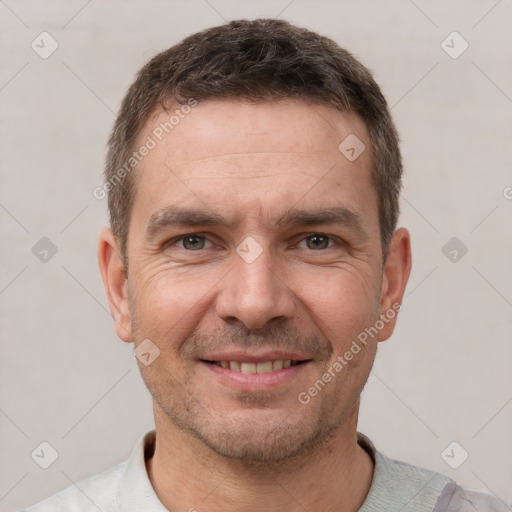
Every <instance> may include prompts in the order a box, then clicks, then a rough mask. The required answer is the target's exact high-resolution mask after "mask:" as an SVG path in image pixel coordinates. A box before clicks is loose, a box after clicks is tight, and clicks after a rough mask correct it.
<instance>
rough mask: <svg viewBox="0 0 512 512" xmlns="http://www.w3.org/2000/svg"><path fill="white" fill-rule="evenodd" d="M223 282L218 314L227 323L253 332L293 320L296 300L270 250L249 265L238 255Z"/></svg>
mask: <svg viewBox="0 0 512 512" xmlns="http://www.w3.org/2000/svg"><path fill="white" fill-rule="evenodd" d="M233 260H234V261H233V268H232V270H231V271H230V272H228V273H227V275H226V276H225V277H224V279H223V280H222V281H221V283H222V284H221V286H222V289H221V290H220V292H219V294H218V295H217V301H216V312H217V315H218V316H219V318H222V319H223V320H224V321H225V322H228V323H231V324H233V323H236V322H241V323H242V324H244V325H245V326H246V328H247V329H250V330H258V329H261V328H263V327H265V326H266V325H267V324H271V323H275V322H278V321H285V320H288V319H290V318H292V317H293V315H294V312H295V307H296V300H295V295H294V293H293V291H292V290H291V289H290V287H289V285H288V283H286V282H285V280H284V279H285V278H284V277H283V276H282V275H280V272H279V266H278V265H277V263H276V262H275V261H273V260H272V257H271V255H270V254H269V253H268V251H265V250H264V251H263V252H262V254H260V255H259V256H258V258H256V259H255V260H254V261H252V262H248V261H246V260H245V259H244V258H242V257H241V256H239V255H238V254H235V255H234V257H233Z"/></svg>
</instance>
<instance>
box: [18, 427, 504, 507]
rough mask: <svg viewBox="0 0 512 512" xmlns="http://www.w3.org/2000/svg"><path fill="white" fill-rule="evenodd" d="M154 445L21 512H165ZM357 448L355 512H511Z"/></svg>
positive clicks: (144, 444)
mask: <svg viewBox="0 0 512 512" xmlns="http://www.w3.org/2000/svg"><path fill="white" fill-rule="evenodd" d="M154 442H155V431H154V430H151V431H149V432H147V433H146V434H144V435H143V436H141V438H140V439H139V441H138V442H137V444H136V446H135V448H134V449H133V451H132V453H131V455H130V458H129V459H128V460H127V461H126V462H122V463H121V464H118V465H117V466H115V467H113V468H111V469H108V470H107V471H104V472H103V473H99V474H97V475H94V476H92V477H90V478H87V479H86V480H82V481H80V482H77V483H76V484H74V485H71V486H70V487H68V488H66V489H64V490H63V491H60V492H59V493H57V494H55V495H53V496H50V497H49V498H47V499H45V500H44V501H42V502H40V503H38V504H37V505H34V506H32V507H29V508H27V509H25V510H24V511H23V512H98V511H102V512H142V511H143V512H168V510H167V509H166V508H165V507H164V506H163V504H162V503H161V502H160V500H159V499H158V496H157V495H156V493H155V491H154V489H153V486H152V485H151V481H150V480H149V476H148V474H147V471H146V464H145V460H146V458H147V457H148V456H150V454H151V453H152V451H153V450H154ZM358 442H359V444H360V445H361V446H362V447H363V448H364V449H365V450H366V451H367V452H368V453H369V455H370V456H371V457H372V459H373V461H374V464H375V469H374V474H373V480H372V484H371V486H370V490H369V492H368V495H367V496H366V499H365V501H364V503H363V505H362V507H361V508H360V509H359V512H510V509H509V508H508V507H507V506H506V505H505V504H504V503H503V502H502V501H501V500H499V499H498V498H496V497H494V496H491V495H488V494H485V493H480V492H476V491H469V490H466V489H463V488H462V487H461V486H459V485H457V484H456V483H454V482H453V481H452V480H451V479H450V478H448V477H446V476H443V475H441V474H439V473H435V472H433V471H429V470H427V469H424V468H420V467H418V466H413V465H411V464H406V463H405V462H400V461H397V460H393V459H390V458H388V457H386V456H384V455H382V454H381V453H380V452H378V451H377V450H376V449H375V447H374V445H373V444H372V442H371V441H370V440H369V439H368V438H367V437H366V436H364V435H362V434H358ZM197 507H199V504H194V503H190V507H189V510H195V509H196V508H197ZM199 508H200V507H199ZM199 508H197V509H198V510H199Z"/></svg>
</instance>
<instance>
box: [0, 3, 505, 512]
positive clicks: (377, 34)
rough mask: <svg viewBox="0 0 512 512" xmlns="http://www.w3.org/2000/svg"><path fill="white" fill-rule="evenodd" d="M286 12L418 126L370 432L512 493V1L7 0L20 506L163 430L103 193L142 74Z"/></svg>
mask: <svg viewBox="0 0 512 512" xmlns="http://www.w3.org/2000/svg"><path fill="white" fill-rule="evenodd" d="M276 16H279V17H280V18H283V19H286V20H289V21H291V22H294V23H296V24H298V25H302V26H305V27H308V28H310V29H313V30H317V31H319V32H321V33H323V34H325V35H328V36H330V37H332V38H334V39H335V40H336V41H338V42H339V43H340V44H341V45H342V46H344V47H346V48H347V49H349V50H350V51H352V52H353V53H354V54H355V55H356V56H357V57H359V58H360V59H361V60H362V61H363V62H364V63H365V64H366V65H367V66H368V67H369V68H370V69H372V70H373V71H374V73H375V76H376V78H377V80H378V82H379V83H380V84H381V86H382V88H383V90H384V92H385V94H386V96H387V98H388V100H389V103H390V105H392V106H393V108H392V112H393V115H394V117H395V120H396V123H397V125H398V129H399V131H400V133H401V138H402V149H403V155H404V160H405V167H406V176H405V189H404V194H403V200H402V216H401V220H400V225H404V226H407V227H408V228H409V229H410V231H411V233H412V242H413V263H414V264H413V271H412V275H411V278H410V282H409V286H408V289H407V292H406V297H405V300H404V309H403V311H402V313H401V315H400V320H399V323H398V327H397V330H396V333H395V335H394V336H393V338H392V339H391V340H390V341H387V342H385V343H383V344H381V345H380V351H379V353H378V356H377V361H376V365H375V368H374V372H373V373H372V375H371V377H370V379H369V382H368V385H367V387H366V389H365V391H364V392H363V401H362V411H361V418H360V425H359V430H360V431H362V432H364V433H365V434H367V435H368V436H369V437H370V438H371V439H372V440H373V441H374V442H375V444H376V446H377V447H378V449H380V450H381V451H382V452H384V453H385V454H387V455H390V456H392V457H394V458H398V459H402V460H406V461H408V462H412V463H415V464H419V465H422V466H425V467H428V468H431V469H434V470H437V471H440V472H442V473H444V474H447V475H449V476H450V477H452V478H454V479H456V480H459V481H460V482H462V483H464V484H466V485H468V486H470V487H473V488H479V489H484V490H487V491H489V492H495V493H497V494H498V495H500V496H501V497H503V498H505V499H507V500H508V499H510V498H511V497H512V487H511V483H512V438H511V435H510V432H512V375H511V359H512V347H511V343H510V340H511V331H512V325H511V308H512V291H511V290H512V287H511V281H512V276H511V266H510V260H511V254H512V247H511V246H512V241H511V237H510V233H511V224H512V222H511V210H512V200H510V199H507V196H508V197H509V198H511V197H512V189H511V188H507V187H511V186H512V176H511V173H510V168H511V160H512V158H511V153H510V140H511V132H512V129H511V126H512V124H511V112H512V100H511V97H512V82H511V75H510V64H511V61H512V59H511V54H512V30H511V23H510V20H511V19H512V6H511V2H510V1H508V0H502V1H495V0H492V1H467V0H465V1H463V2H462V1H459V2H443V1H440V0H437V1H421V0H415V1H414V2H413V1H407V0H403V1H398V0H395V1H386V2H383V1H373V2H369V1H360V2H356V1H350V2H349V1H338V2H334V1H318V0H316V1H314V2H313V1H304V0H294V1H291V2H290V1H289V0H282V1H281V0H280V1H272V2H269V1H258V2H256V1H250V2H249V1H241V2H235V1H231V0H229V1H227V0H224V1H221V0H209V1H208V2H207V1H203V0H195V1H189V2H185V1H167V2H163V1H145V2H141V1H138V2H135V1H128V2H120V1H117V2H116V1H100V0H93V1H90V2H86V1H85V0H84V1H76V2H75V1H71V2H69V1H68V2H64V1H37V2H36V1H15V0H1V1H0V20H1V21H0V23H1V54H2V55H1V68H0V91H1V92H0V102H1V104H2V111H1V127H0V129H1V134H0V135H1V139H0V140H1V148H0V162H1V166H2V174H1V182H0V185H1V192H0V216H1V224H0V229H1V240H2V243H1V262H2V264H1V265H0V300H1V322H2V323H1V334H2V336H1V348H0V461H1V468H0V509H1V510H2V511H5V512H11V511H15V510H18V509H19V508H22V507H23V506H26V505H29V504H31V503H34V502H36V501H38V500H40V499H42V498H44V497H46V496H48V495H50V494H52V493H54V492H56V491H58V490H60V489H62V488H64V487H66V486H68V485H70V484H71V483H72V482H76V481H77V480H80V479H82V478H85V477H87V476H89V475H92V474H94V473H97V472H99V471H101V470H104V469H106V468H108V467H110V466H112V465H114V464H116V463H117V462H120V461H121V460H124V459H125V458H126V457H127V456H128V454H129V453H130V451H131V449H132V447H133V445H134V443H135V442H136V440H137V439H138V437H139V436H140V435H141V434H142V433H143V432H144V431H146V430H147V429H149V428H151V427H152V425H153V420H152V411H151V403H150V397H149V394H148V392H147V391H146V389H145V387H144V385H143V383H142V380H141V378H140V376H139V373H138V370H137V367H136V364H135V360H134V358H133V354H132V347H131V345H127V344H125V343H123V342H121V341H120V340H118V339H117V337H116V335H115V331H114V328H113V322H112V320H111V318H110V315H109V313H108V305H107V301H106V296H105V293H104V290H103V286H102V283H101V280H100V275H99V271H98V268H97V263H96V240H97V233H98V232H99V230H100V228H101V227H103V226H105V225H106V223H107V215H106V201H105V200H103V201H99V200H96V199H95V198H94V197H93V195H92V190H93V188H94V187H96V186H97V185H100V184H101V183H102V176H101V173H102V166H103V159H104V150H105V142H106V139H107V136H108V133H109V130H110V128H111V126H112V124H113V121H114V113H115V112H116V111H117V109H118V106H119V103H120V100H121V98H122V96H123V95H124V93H125V91H126V89H127V87H128V85H129V84H130V83H131V81H132V79H133V77H134V74H135V72H136V71H137V70H138V69H139V68H140V66H142V65H143V64H144V63H145V62H146V61H147V60H148V59H149V58H150V57H152V56H153V55H154V54H155V53H157V52H158V51H160V50H163V49H165V48H167V47H169V46H170V45H172V44H174V43H175V42H178V41H179V40H180V39H182V38H183V37H184V36H186V35H188V34H190V33H192V32H195V31H197V30H199V29H203V28H205V27H209V26H213V25H218V24H219V23H222V22H223V18H224V19H226V20H229V19H236V18H255V17H276ZM43 31H47V32H48V33H50V34H51V36H52V37H53V38H55V40H56V41H57V42H58V44H59V47H58V49H57V50H56V51H55V53H53V54H52V55H51V56H50V57H49V58H47V59H42V58H41V57H40V56H39V55H38V54H37V53H36V52H35V51H33V50H32V48H31V42H32V41H33V40H34V39H35V40H36V42H37V41H40V38H39V39H38V37H39V34H40V33H41V32H43ZM453 31H457V32H458V33H459V34H460V35H461V36H462V37H463V38H464V40H466V41H467V42H468V44H469V48H468V49H467V51H465V52H464V53H463V54H462V55H461V56H460V57H458V58H457V59H453V58H451V57H450V56H449V55H448V54H447V53H446V52H445V51H444V50H443V48H442V47H441V43H442V41H443V40H445V38H446V37H447V36H448V35H449V34H451V33H452V32H453ZM39 44H40V43H39ZM447 44H448V45H450V46H454V47H455V49H457V48H459V49H460V48H461V46H460V45H459V44H460V41H459V42H457V41H456V40H454V39H453V37H452V39H448V41H447ZM457 45H459V46H457ZM46 48H48V46H46ZM454 236H455V237H458V239H460V241H461V242H462V243H463V244H464V245H465V246H466V247H467V248H468V252H467V254H466V255H464V256H463V257H462V258H461V259H460V260H459V261H458V262H455V263H454V262H452V261H450V260H449V259H448V258H447V257H446V256H445V255H444V254H443V252H442V248H443V246H444V245H445V244H446V243H447V242H448V240H450V239H451V238H452V237H454ZM42 237H48V238H49V239H50V240H51V241H52V242H53V243H54V244H55V245H56V246H57V249H58V252H57V254H56V255H55V256H54V257H52V258H51V259H50V260H49V261H48V262H46V263H43V262H41V261H40V260H39V259H38V258H36V256H35V255H34V254H33V253H32V247H33V246H34V245H35V244H36V242H38V240H40V239H41V238H42ZM460 254H461V253H460V252H459V253H458V255H459V257H460ZM452 256H453V254H452ZM42 441H47V442H49V443H50V444H51V445H52V446H53V447H54V448H55V449H56V450H57V452H58V454H59V457H58V459H57V460H56V462H55V463H54V464H53V465H52V466H50V467H49V468H48V469H46V470H43V469H41V468H40V467H39V466H38V465H37V464H36V463H35V462H34V460H33V459H32V458H31V452H32V451H33V450H34V449H35V448H36V447H37V446H38V445H39V444H40V443H41V442H42ZM453 441H457V442H458V443H459V444H460V445H461V446H462V447H463V448H464V449H465V450H467V452H468V453H469V458H468V459H467V460H466V461H465V462H464V463H463V464H462V465H461V466H460V467H459V468H458V469H456V470H455V469H451V468H450V467H449V465H448V464H447V463H446V462H445V461H444V460H443V458H442V457H441V453H442V452H443V450H444V449H445V448H446V447H447V446H448V445H449V444H450V443H452V442H453ZM448 453H449V455H452V457H451V462H452V461H453V460H455V461H456V460H458V458H459V457H460V453H461V452H460V448H458V447H456V449H455V450H454V451H453V452H451V451H450V450H449V451H448ZM452 464H453V462H452Z"/></svg>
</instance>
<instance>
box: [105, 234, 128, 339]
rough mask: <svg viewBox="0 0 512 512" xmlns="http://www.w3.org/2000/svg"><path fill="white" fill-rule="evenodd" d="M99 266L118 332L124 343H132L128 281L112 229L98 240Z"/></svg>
mask: <svg viewBox="0 0 512 512" xmlns="http://www.w3.org/2000/svg"><path fill="white" fill-rule="evenodd" d="M98 264H99V266H100V271H101V277H102V278H103V284H104V286H105V291H106V292H107V298H108V302H109V305H110V312H111V313H112V317H113V318H114V322H115V327H116V332H117V335H118V336H119V338H121V339H122V340H123V341H127V342H129V341H132V328H131V314H130V302H129V300H128V280H127V279H126V274H125V271H124V265H123V261H122V258H121V256H120V253H119V250H118V246H117V241H116V239H115V237H114V233H113V232H112V230H111V229H104V230H103V231H102V232H101V233H100V236H99V239H98Z"/></svg>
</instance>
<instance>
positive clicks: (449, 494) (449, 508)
mask: <svg viewBox="0 0 512 512" xmlns="http://www.w3.org/2000/svg"><path fill="white" fill-rule="evenodd" d="M509 511H510V508H509V507H508V506H507V505H506V503H505V502H503V501H501V500H500V499H499V498H497V497H495V496H493V495H492V494H488V493H485V492H481V491H475V490H471V489H465V488H464V487H462V486H461V485H459V484H457V483H455V482H450V483H448V484H446V486H445V487H444V489H443V492H442V493H441V495H440V496H439V499H438V501H437V503H436V507H435V509H434V510H433V512H509Z"/></svg>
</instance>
